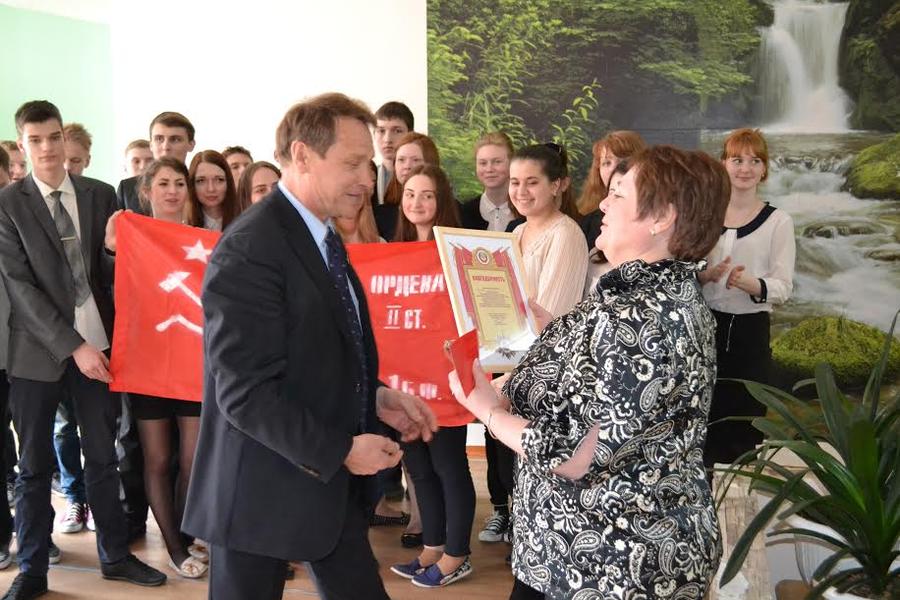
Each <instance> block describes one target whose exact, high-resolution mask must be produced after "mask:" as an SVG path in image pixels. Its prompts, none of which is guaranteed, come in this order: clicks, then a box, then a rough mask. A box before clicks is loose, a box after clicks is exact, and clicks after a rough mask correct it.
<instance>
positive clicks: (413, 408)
mask: <svg viewBox="0 0 900 600" xmlns="http://www.w3.org/2000/svg"><path fill="white" fill-rule="evenodd" d="M375 410H376V413H377V414H378V418H379V419H380V420H381V421H382V422H383V423H384V424H385V425H388V426H390V427H393V428H394V429H396V430H397V431H398V432H399V433H400V439H402V440H403V441H404V442H410V441H412V440H415V439H419V438H421V439H422V441H423V442H427V441H429V440H430V439H431V437H432V434H434V432H435V431H437V429H438V426H437V417H435V416H434V412H433V411H432V410H431V408H429V406H428V404H426V403H425V401H424V400H422V399H421V398H419V397H418V396H413V395H411V394H407V393H404V392H401V391H400V390H393V389H391V388H389V387H386V386H381V387H379V388H378V391H377V392H376V396H375Z"/></svg>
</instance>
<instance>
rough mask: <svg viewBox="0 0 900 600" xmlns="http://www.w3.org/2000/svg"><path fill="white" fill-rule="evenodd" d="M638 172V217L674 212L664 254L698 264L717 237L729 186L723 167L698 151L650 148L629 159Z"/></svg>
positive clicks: (714, 243) (726, 202) (723, 217)
mask: <svg viewBox="0 0 900 600" xmlns="http://www.w3.org/2000/svg"><path fill="white" fill-rule="evenodd" d="M629 163H630V164H631V168H632V169H637V172H636V174H635V175H636V176H635V187H636V188H637V210H638V218H641V219H642V218H644V217H647V216H650V215H654V216H657V215H662V214H663V213H664V212H665V210H666V208H667V207H668V206H670V205H671V206H672V207H673V208H674V209H675V212H676V215H677V216H676V218H675V229H674V231H673V232H672V237H671V239H670V240H669V252H671V253H672V256H674V257H675V258H677V259H679V260H690V261H697V260H700V259H702V258H704V257H706V255H708V254H709V252H710V251H711V250H712V249H713V246H715V245H716V242H717V241H718V239H719V236H720V235H721V234H722V225H723V224H724V223H725V211H726V209H727V208H728V202H729V200H730V199H731V182H730V180H729V179H728V172H727V171H726V170H725V167H724V166H722V163H721V162H719V161H717V160H716V159H714V158H713V157H711V156H709V155H708V154H706V153H705V152H701V151H699V150H693V151H688V150H681V149H679V148H675V147H674V146H652V147H650V148H647V149H646V150H643V151H641V152H640V153H638V154H637V155H636V156H634V157H633V158H632V159H630V160H629Z"/></svg>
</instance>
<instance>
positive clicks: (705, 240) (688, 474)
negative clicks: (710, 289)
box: [451, 146, 729, 600]
mask: <svg viewBox="0 0 900 600" xmlns="http://www.w3.org/2000/svg"><path fill="white" fill-rule="evenodd" d="M728 198H729V184H728V175H727V173H726V172H725V170H724V168H722V166H721V165H720V164H719V163H718V162H717V161H715V160H713V159H712V158H710V157H709V156H707V155H705V154H703V153H700V152H686V151H682V150H678V149H675V148H673V147H669V146H658V147H654V148H650V149H648V150H646V151H644V152H643V153H641V154H639V155H638V156H637V157H635V158H634V160H633V161H631V165H630V169H629V171H628V172H627V173H626V174H625V176H624V177H623V178H622V180H621V182H620V184H619V186H618V187H617V188H616V189H615V190H614V191H612V192H611V194H610V195H609V196H608V197H607V198H606V199H605V200H604V201H603V202H602V203H601V205H600V208H601V210H602V211H603V213H604V216H603V224H602V228H601V233H600V236H599V237H598V238H597V247H598V248H599V249H600V250H602V251H603V252H604V254H605V255H606V257H607V258H608V259H609V261H610V263H611V264H612V265H613V267H614V268H613V269H612V270H611V271H610V272H609V273H606V274H605V275H604V276H603V277H602V278H601V279H600V282H599V284H598V293H597V294H595V295H592V296H591V297H590V298H589V299H587V300H585V301H584V302H582V303H581V304H579V305H577V306H576V307H575V309H574V310H572V311H571V312H569V313H568V314H565V315H563V316H561V317H559V318H557V319H554V320H553V321H551V322H550V323H549V324H548V325H547V326H546V327H545V329H544V330H543V332H542V334H541V336H540V338H539V339H538V341H537V342H535V344H534V345H533V346H532V348H531V350H530V351H529V353H528V355H527V356H526V357H525V358H524V359H523V360H522V362H521V363H520V364H519V365H518V367H517V368H516V369H515V371H513V373H512V375H511V377H510V379H509V381H508V382H507V384H506V386H505V387H504V390H503V391H504V394H503V395H498V394H496V393H495V392H494V390H493V389H492V388H491V387H490V386H489V385H488V384H487V383H486V382H484V381H483V380H482V378H480V377H478V376H476V381H477V382H478V384H477V385H476V388H475V390H474V391H472V392H471V393H470V394H469V396H468V397H465V396H464V395H463V394H462V391H461V389H460V387H459V382H458V380H457V379H456V375H455V373H454V374H451V385H452V386H453V388H454V392H455V393H456V396H457V398H458V399H459V400H460V402H462V403H463V404H464V405H465V406H466V407H467V408H468V409H469V410H470V411H472V412H473V413H474V414H475V416H477V417H478V418H479V419H481V420H482V421H483V422H484V423H486V424H487V426H488V430H489V431H490V432H491V433H492V434H493V435H494V436H496V437H497V439H499V440H500V441H501V442H503V443H504V444H506V445H507V446H509V447H510V448H512V449H513V450H515V451H516V452H517V454H518V465H517V472H516V489H515V495H514V508H513V541H514V550H513V572H514V575H515V577H516V582H515V585H514V587H513V592H512V595H511V599H523V598H552V599H554V600H556V599H563V598H566V599H568V598H571V599H573V600H587V599H595V598H596V599H600V598H627V599H629V600H639V599H656V598H667V599H679V600H686V599H689V598H698V599H699V598H702V597H703V595H704V594H705V592H706V589H707V587H708V585H709V583H710V580H711V579H712V576H713V574H714V573H715V571H716V567H717V565H718V561H719V556H720V543H719V533H718V524H717V522H716V515H715V509H714V507H713V501H712V497H711V493H710V489H709V486H708V484H707V480H706V476H705V474H704V470H703V445H704V441H705V438H706V427H707V415H708V412H709V406H710V399H711V397H712V389H713V384H714V383H715V378H716V351H715V321H714V319H713V317H712V314H711V313H710V311H709V308H707V306H706V303H705V302H704V300H703V296H702V294H701V292H700V286H699V284H698V282H697V277H696V273H697V271H698V270H699V269H700V268H702V266H703V262H702V260H701V259H702V258H703V257H704V256H706V254H707V253H708V252H709V251H710V249H711V248H712V247H713V245H714V244H715V242H716V239H717V238H718V234H719V232H720V231H721V228H722V222H723V220H724V215H725V208H726V206H727V204H728ZM476 367H477V365H476ZM507 398H508V399H507Z"/></svg>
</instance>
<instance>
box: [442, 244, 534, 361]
mask: <svg viewBox="0 0 900 600" xmlns="http://www.w3.org/2000/svg"><path fill="white" fill-rule="evenodd" d="M434 238H435V241H436V242H437V247H438V252H439V253H440V256H441V265H442V266H443V268H444V279H445V281H446V283H447V289H448V291H449V292H450V303H451V305H452V306H453V316H454V317H455V319H456V327H457V329H458V331H459V333H460V335H462V334H463V333H465V332H467V331H470V330H471V329H473V328H474V329H477V330H478V342H479V345H478V346H479V347H478V349H479V352H478V357H479V359H480V360H481V364H482V366H483V368H484V369H485V371H488V372H495V373H496V372H506V371H511V370H512V369H513V367H515V366H516V364H518V362H519V360H520V359H521V358H522V356H524V354H525V352H526V351H527V350H528V348H529V347H530V346H531V343H532V342H533V341H534V340H535V338H536V337H537V327H536V326H535V321H534V315H532V314H531V309H530V308H529V307H528V302H527V295H526V292H525V287H524V283H525V275H524V273H525V272H524V269H523V266H522V257H521V255H520V254H519V249H518V247H517V246H516V243H515V241H514V238H513V235H512V234H511V233H497V232H493V231H477V230H472V229H455V228H451V227H435V228H434Z"/></svg>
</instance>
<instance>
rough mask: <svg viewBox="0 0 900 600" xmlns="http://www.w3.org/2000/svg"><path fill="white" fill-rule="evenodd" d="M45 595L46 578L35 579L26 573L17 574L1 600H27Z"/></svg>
mask: <svg viewBox="0 0 900 600" xmlns="http://www.w3.org/2000/svg"><path fill="white" fill-rule="evenodd" d="M46 593H47V576H46V575H44V576H42V577H35V576H33V575H29V574H28V573H19V574H18V575H16V578H15V579H13V582H12V585H11V586H9V590H7V592H6V595H5V596H3V600H29V598H37V597H38V596H43V595H44V594H46Z"/></svg>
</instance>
